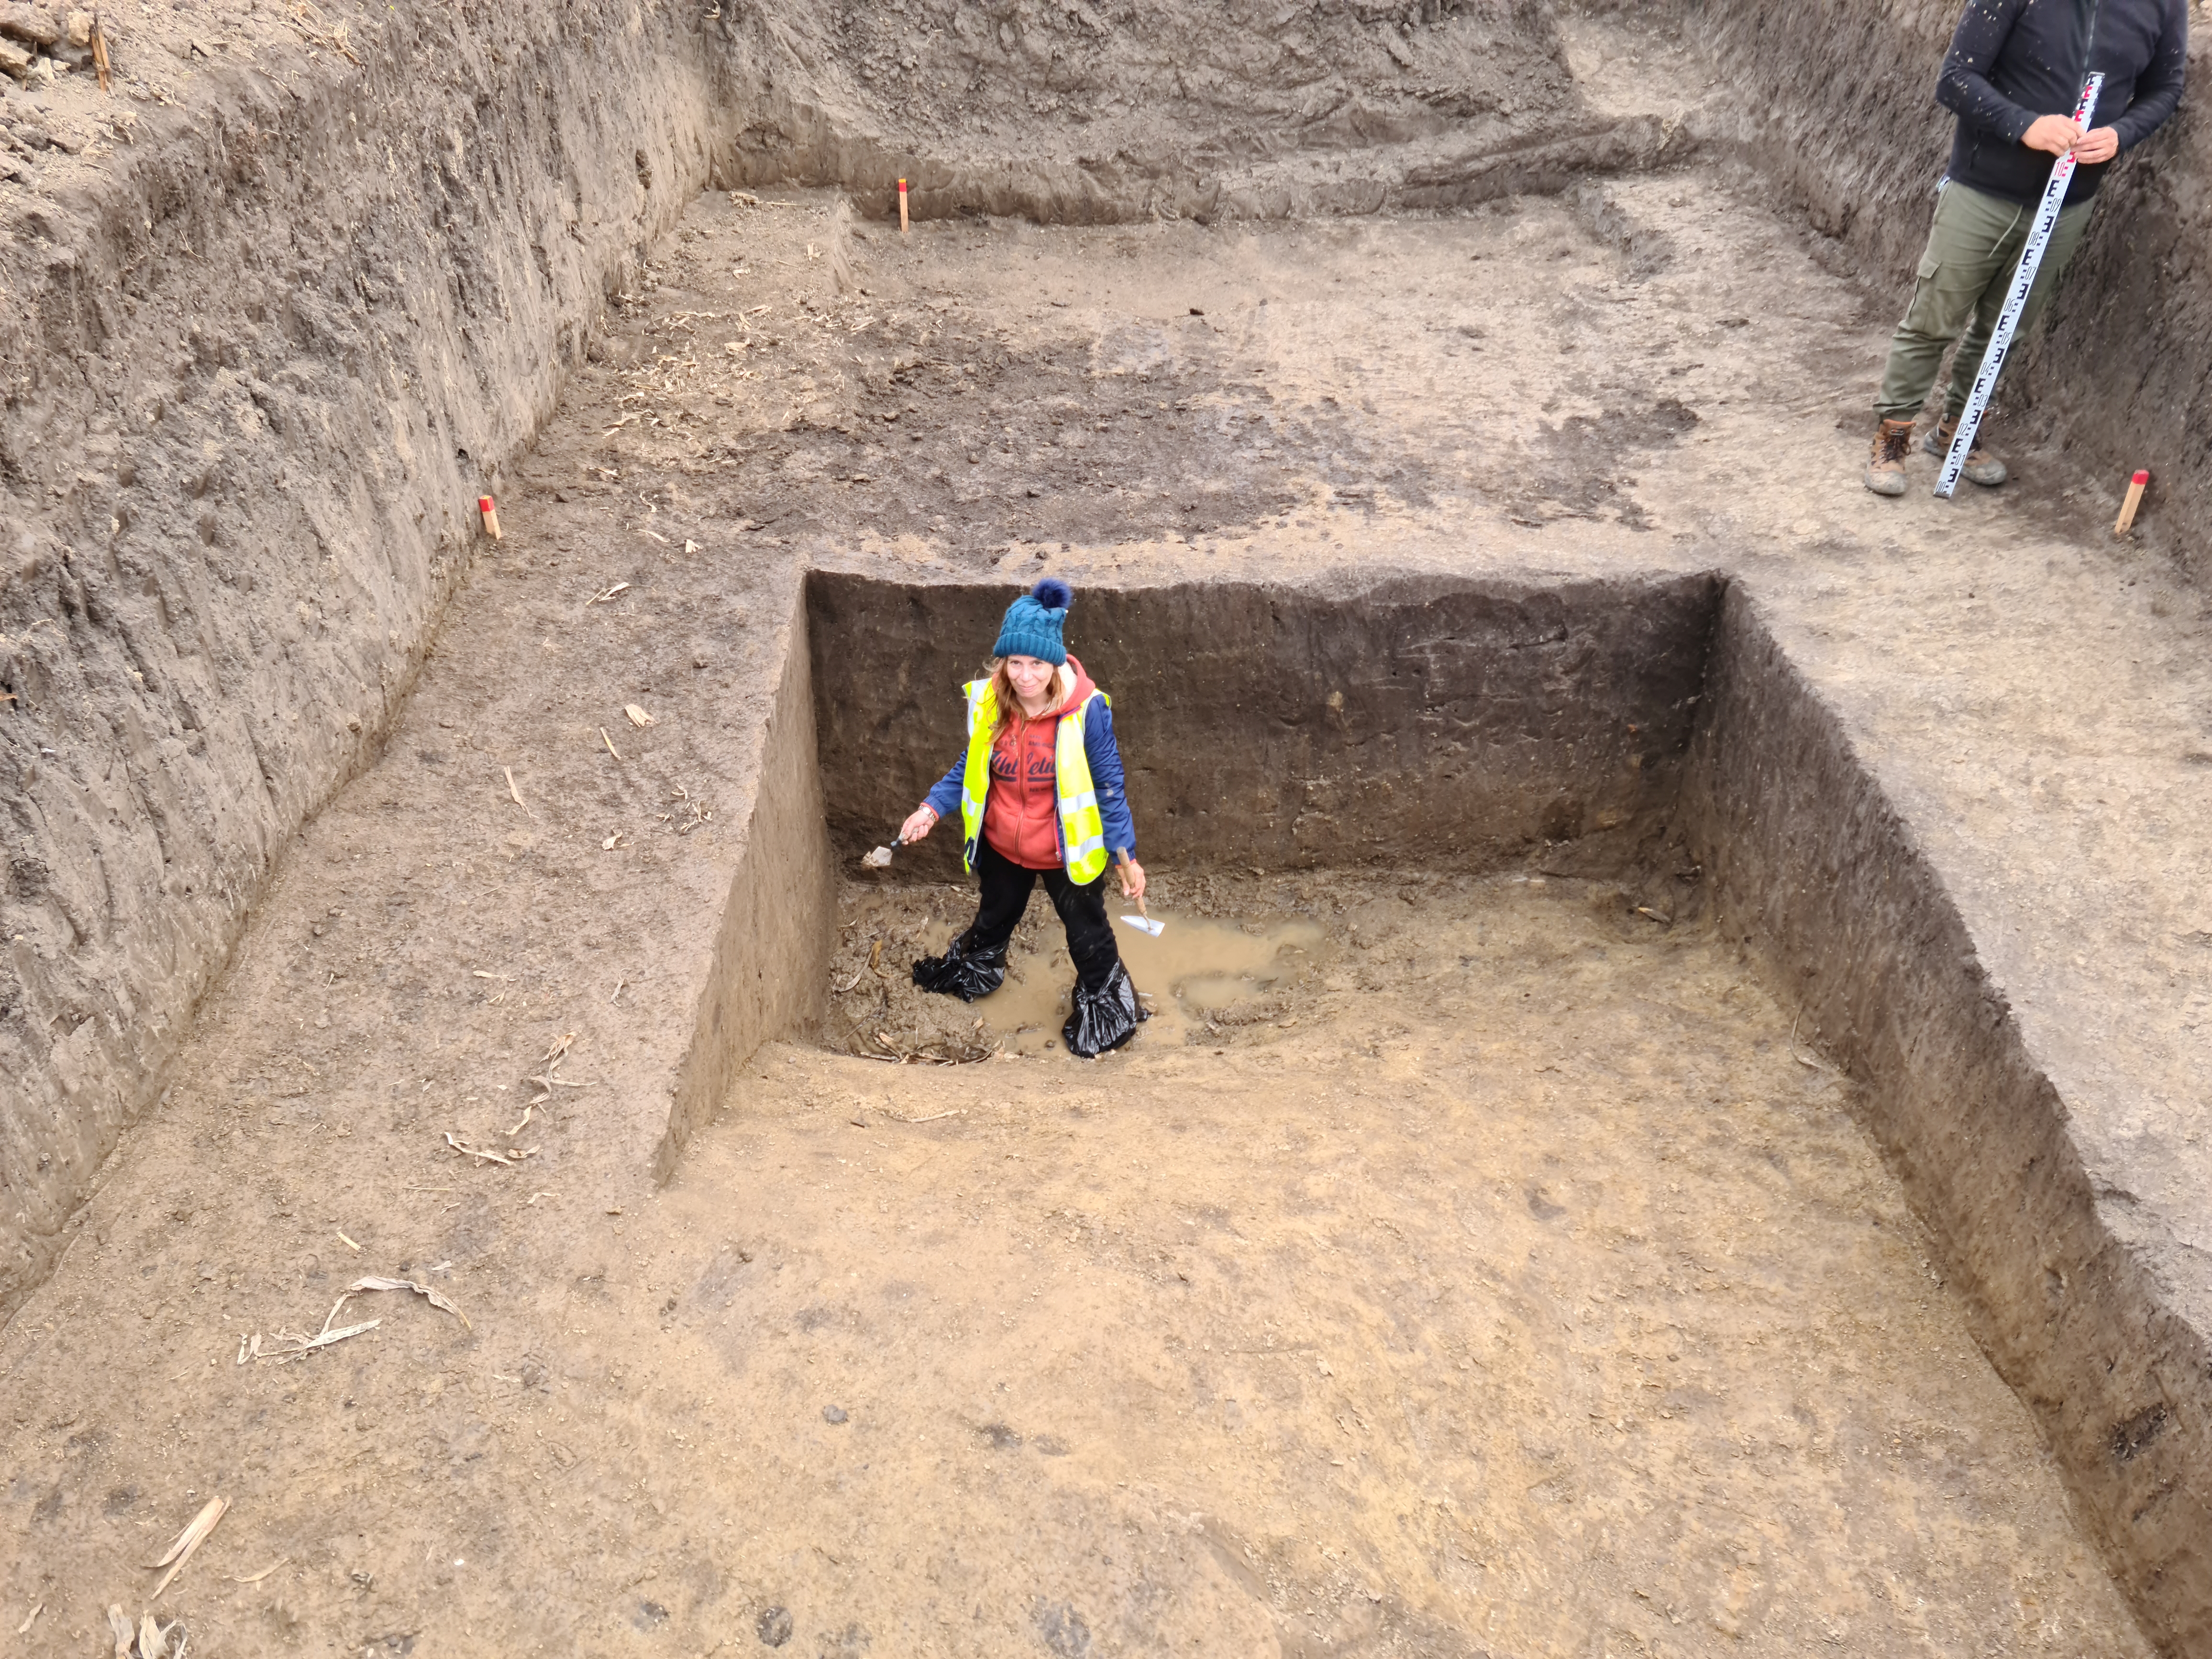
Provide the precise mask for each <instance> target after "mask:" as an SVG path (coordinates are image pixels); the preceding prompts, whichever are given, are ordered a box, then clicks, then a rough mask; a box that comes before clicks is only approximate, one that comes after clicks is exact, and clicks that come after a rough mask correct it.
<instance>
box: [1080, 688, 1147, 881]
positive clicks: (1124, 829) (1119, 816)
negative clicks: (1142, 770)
mask: <svg viewBox="0 0 2212 1659" xmlns="http://www.w3.org/2000/svg"><path fill="white" fill-rule="evenodd" d="M1083 753H1084V757H1085V759H1087V760H1088V761H1090V763H1091V787H1092V788H1093V789H1094V790H1096V791H1097V793H1098V817H1099V819H1100V821H1101V822H1102V823H1103V825H1104V826H1105V830H1106V847H1107V850H1108V851H1109V853H1127V854H1128V855H1129V856H1130V857H1131V858H1134V857H1136V855H1137V826H1136V823H1135V822H1134V821H1133V820H1132V819H1131V817H1129V792H1128V787H1127V784H1126V783H1125V782H1124V781H1123V780H1122V776H1121V744H1117V743H1115V741H1114V708H1113V705H1112V704H1110V703H1109V702H1104V701H1103V700H1102V701H1101V702H1099V704H1098V708H1097V714H1095V716H1094V717H1093V718H1091V719H1089V720H1085V721H1084V722H1083Z"/></svg>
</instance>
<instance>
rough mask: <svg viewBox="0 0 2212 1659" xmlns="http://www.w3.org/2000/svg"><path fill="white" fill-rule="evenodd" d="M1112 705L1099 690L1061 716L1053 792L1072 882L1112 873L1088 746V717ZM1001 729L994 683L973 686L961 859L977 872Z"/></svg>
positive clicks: (976, 682) (962, 792)
mask: <svg viewBox="0 0 2212 1659" xmlns="http://www.w3.org/2000/svg"><path fill="white" fill-rule="evenodd" d="M1092 702H1108V699H1107V696H1106V694H1105V693H1104V692H1103V691H1097V690H1094V691H1093V692H1091V695H1090V696H1087V697H1085V699H1084V700H1083V701H1082V702H1079V703H1078V704H1077V705H1076V706H1075V707H1074V708H1071V709H1069V710H1068V711H1067V712H1066V714H1062V715H1061V716H1060V731H1059V732H1058V734H1057V735H1056V737H1055V738H1054V743H1053V771H1054V781H1053V791H1054V794H1055V795H1056V796H1057V798H1058V805H1059V807H1060V846H1061V848H1063V849H1064V856H1065V857H1066V860H1067V878H1068V879H1069V880H1070V881H1075V882H1091V881H1096V880H1097V879H1098V878H1099V877H1100V876H1102V875H1103V874H1104V873H1105V872H1106V824H1105V821H1104V820H1103V818H1101V817H1099V816H1098V792H1097V790H1096V789H1094V788H1093V787H1091V757H1090V756H1089V755H1088V754H1086V753H1085V750H1084V747H1083V716H1084V712H1085V710H1086V709H1088V708H1090V707H1091V703H1092ZM998 724H999V699H998V696H997V694H996V693H994V691H993V690H991V682H990V681H988V680H971V681H969V684H968V765H967V768H966V769H965V770H963V772H962V773H961V775H960V831H961V835H960V855H961V857H962V858H963V860H965V861H966V863H967V866H968V867H969V869H970V870H973V869H974V868H975V849H976V848H977V847H978V846H980V845H981V842H982V839H983V797H984V794H985V793H987V791H988V790H989V789H990V787H991V735H992V733H993V732H994V731H995V730H996V729H997V727H998Z"/></svg>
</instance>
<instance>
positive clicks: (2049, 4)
mask: <svg viewBox="0 0 2212 1659" xmlns="http://www.w3.org/2000/svg"><path fill="white" fill-rule="evenodd" d="M2188 52H2189V8H2188V0H1968V3H1967V6H1966V15H1965V16H1964V17H1962V18H1960V20H1959V28H1958V33H1955V34H1954V35H1953V36H1952V39H1951V51H1950V53H1949V55H1948V57H1946V58H1944V59H1943V74H1942V79H1941V80H1940V81H1938V82H1936V100H1937V101H1938V102H1940V103H1942V105H1943V106H1944V107H1945V108H1947V109H1948V110H1951V111H1953V112H1955V113H1956V114H1957V116H1958V118H1959V131H1958V137H1956V138H1955V139H1954V141H1953V143H1952V145H1951V165H1950V168H1949V170H1948V173H1947V174H1946V176H1945V178H1944V179H1943V181H1942V183H1941V184H1939V185H1937V186H1936V222H1935V223H1934V224H1933V225H1932V226H1930V227H1929V232H1928V248H1927V252H1924V253H1923V254H1922V255H1921V256H1920V269H1919V271H1918V273H1917V277H1918V280H1917V283H1916V284H1915V286H1914V288H1913V290H1912V303H1911V305H1910V306H1909V307H1906V309H1905V320H1904V321H1902V322H1900V323H1899V324H1898V325H1897V333H1896V335H1895V337H1893V339H1892V340H1891V342H1890V347H1889V366H1888V368H1887V371H1885V373H1884V374H1883V375H1882V377H1881V395H1880V397H1879V398H1876V400H1875V411H1876V413H1877V414H1878V415H1879V416H1880V417H1881V425H1880V426H1879V427H1878V428H1876V429H1875V439H1874V453H1873V455H1872V456H1871V458H1870V459H1869V461H1868V463H1867V472H1866V484H1867V488H1868V489H1871V490H1873V491H1874V492H1875V494H1876V495H1903V494H1904V493H1905V456H1906V455H1907V454H1908V453H1910V452H1911V447H1912V423H1913V421H1914V419H1915V417H1917V416H1918V414H1919V413H1920V407H1921V405H1922V404H1924V403H1925V402H1926V401H1927V400H1928V393H1929V391H1930V389H1932V388H1933V387H1934V386H1935V384H1936V373H1937V371H1938V369H1939V368H1941V367H1942V359H1943V353H1944V352H1945V351H1946V350H1948V349H1949V348H1950V345H1951V343H1952V342H1953V341H1954V340H1956V341H1958V342H1959V351H1958V356H1956V357H1955V358H1954V360H1953V362H1952V368H1951V386H1950V390H1949V392H1948V394H1947V395H1946V396H1945V398H1944V399H1943V420H1942V424H1941V425H1939V426H1936V427H1935V428H1931V429H1930V430H1929V434H1928V435H1927V438H1926V439H1925V440H1924V441H1923V445H1922V447H1923V448H1925V449H1926V450H1927V451H1928V452H1929V453H1930V454H1935V455H1941V454H1942V453H1944V452H1945V451H1947V450H1948V449H1949V448H1950V447H1951V438H1952V435H1953V433H1954V431H1955V429H1956V428H1957V427H1958V424H1959V416H1960V412H1961V411H1962V410H1965V408H1966V398H1967V396H1968V394H1970V393H1971V392H1972V390H1973V386H1974V376H1975V375H1976V374H1978V372H1979V371H1980V369H1981V366H1982V356H1983V354H1984V352H1985V351H1986V350H1987V349H1988V347H1989V343H1990V333H1991V331H1994V330H1995V328H1996V320H1997V313H1998V312H1999V311H2001V310H2002V308H2003V307H2004V299H2005V295H2006V292H2007V291H2008V289H2010V288H2011V287H2012V281H2013V276H2014V273H2015V271H2017V270H2019V268H2020V256H2021V250H2022V249H2023V248H2024V247H2025V246H2027V233H2028V230H2029V228H2030V226H2031V225H2032V224H2033V222H2034V219H2035V210H2036V206H2037V204H2039V202H2040V201H2041V200H2042V199H2043V192H2044V189H2045V186H2046V185H2049V184H2050V182H2051V167H2053V165H2055V163H2056V160H2057V157H2059V156H2062V155H2069V154H2071V155H2073V157H2074V160H2075V170H2074V177H2073V180H2072V182H2071V183H2070V184H2069V185H2068V186H2067V190H2066V203H2065V205H2064V207H2063V208H2062V209H2061V210H2060V211H2059V215H2058V225H2057V229H2056V230H2054V231H2053V232H2052V233H2051V245H2050V246H2049V247H2048V248H2047V249H2046V250H2045V252H2044V256H2043V264H2042V265H2041V266H2040V267H2039V270H2037V272H2036V278H2035V286H2034V287H2033V289H2030V290H2029V293H2028V297H2027V309H2026V310H2025V311H2024V312H2023V313H2021V321H2020V326H2021V330H2022V331H2026V329H2027V327H2028V325H2030V324H2032V323H2033V322H2034V321H2035V319H2036V318H2037V316H2038V315H2039V314H2040V313H2041V312H2042V310H2043V306H2044V302H2045V301H2046V300H2048V299H2049V298H2050V297H2051V289H2052V288H2054V287H2055V286H2056V285H2057V282H2058V278H2059V276H2060V274H2061V273H2062V272H2063V271H2064V270H2065V269H2066V262H2067V261H2068V260H2069V259H2070V258H2073V256H2074V250H2075V248H2076V247H2077V246H2080V244H2081V233H2082V232H2083V231H2085V230H2087V228H2088V225H2089V211H2090V207H2091V204H2092V203H2093V200H2094V198H2095V197H2096V194H2097V185H2098V184H2099V183H2100V181H2101V180H2102V179H2103V178H2104V174H2105V170H2106V168H2107V167H2110V166H2111V165H2112V158H2113V157H2115V156H2117V155H2120V154H2121V153H2122V152H2123V151H2125V150H2129V149H2134V148H2135V146H2136V145H2137V144H2139V143H2142V141H2143V140H2144V139H2146V138H2148V137H2150V136H2151V134H2152V133H2154V132H2155V131H2158V129H2159V128H2160V125H2163V124H2164V123H2165V121H2166V118H2167V117H2168V116H2170V115H2172V113H2173V111H2174V106H2176V105H2177V104H2179V102H2180V101H2181V84H2182V76H2183V70H2184V67H2185V61H2186V59H2187V57H2188ZM2090 70H2101V71H2102V72H2103V74H2104V76H2105V85H2104V89H2103V91H2102V92H2101V93H2100V94H2099V96H2098V99H2097V109H2096V113H2095V115H2094V116H2093V120H2094V122H2095V124H2096V125H2093V126H2092V127H2091V128H2090V129H2089V130H2088V131H2087V132H2084V131H2082V130H2081V128H2080V127H2078V126H2076V125H2075V124H2074V110H2075V106H2076V105H2077V104H2078V103H2079V102H2080V100H2081V87H2082V83H2083V82H2084V81H2086V80H2087V78H2088V75H2089V71H2090ZM1962 334H1963V336H1964V337H1963V338H1961V335H1962ZM1966 477H1968V478H1970V479H1972V481H1973V482H1974V483H1978V484H1991V485H1995V484H2001V483H2003V482H2004V481H2005V468H2004V463H2003V462H2002V461H2000V460H1997V459H1996V458H1995V457H1993V456H1990V455H1988V454H1985V453H1984V452H1983V451H1982V449H1981V447H1980V446H1979V445H1976V446H1975V448H1974V450H1973V453H1972V456H1971V457H1970V458H1969V459H1968V460H1967V462H1966Z"/></svg>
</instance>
